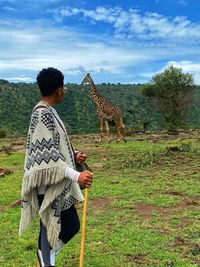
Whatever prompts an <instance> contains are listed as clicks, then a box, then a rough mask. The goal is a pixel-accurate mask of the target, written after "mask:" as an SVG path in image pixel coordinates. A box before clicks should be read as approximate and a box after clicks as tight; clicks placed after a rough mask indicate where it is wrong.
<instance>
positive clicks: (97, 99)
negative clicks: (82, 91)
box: [89, 79, 102, 106]
mask: <svg viewBox="0 0 200 267" xmlns="http://www.w3.org/2000/svg"><path fill="white" fill-rule="evenodd" d="M89 84H90V91H91V94H92V97H93V99H94V102H95V103H96V104H97V105H98V106H99V105H100V103H101V102H102V96H101V95H100V94H99V92H98V91H97V89H96V87H95V85H94V82H93V80H92V79H91V80H90V82H89Z"/></svg>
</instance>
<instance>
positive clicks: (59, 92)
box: [57, 87, 62, 96]
mask: <svg viewBox="0 0 200 267" xmlns="http://www.w3.org/2000/svg"><path fill="white" fill-rule="evenodd" d="M61 89H62V88H61V87H59V88H58V89H57V95H58V96H61V94H62V90H61Z"/></svg>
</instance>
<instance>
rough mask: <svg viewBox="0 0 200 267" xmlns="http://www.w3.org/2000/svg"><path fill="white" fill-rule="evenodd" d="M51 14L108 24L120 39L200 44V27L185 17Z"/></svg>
mask: <svg viewBox="0 0 200 267" xmlns="http://www.w3.org/2000/svg"><path fill="white" fill-rule="evenodd" d="M182 1H183V0H182ZM182 3H183V2H182ZM49 12H52V13H54V14H57V15H59V17H60V18H61V17H68V16H75V15H79V19H83V18H87V19H89V20H90V21H91V23H93V22H103V23H108V24H110V25H112V26H113V28H114V30H115V33H116V34H117V36H119V34H122V35H123V36H126V37H128V38H133V37H135V36H137V37H138V38H142V39H152V38H160V39H171V40H182V39H187V40H191V39H194V40H198V38H199V37H200V24H199V23H192V22H191V21H190V20H188V19H187V18H186V17H181V16H176V17H175V18H171V17H166V16H163V15H160V14H158V13H152V12H146V13H145V14H142V13H141V12H140V11H139V10H134V9H127V10H124V9H122V8H121V7H113V8H105V7H97V8H96V9H94V10H87V9H83V8H80V9H78V8H70V7H66V8H63V7H62V8H58V9H54V10H49Z"/></svg>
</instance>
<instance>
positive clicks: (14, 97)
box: [0, 80, 200, 135]
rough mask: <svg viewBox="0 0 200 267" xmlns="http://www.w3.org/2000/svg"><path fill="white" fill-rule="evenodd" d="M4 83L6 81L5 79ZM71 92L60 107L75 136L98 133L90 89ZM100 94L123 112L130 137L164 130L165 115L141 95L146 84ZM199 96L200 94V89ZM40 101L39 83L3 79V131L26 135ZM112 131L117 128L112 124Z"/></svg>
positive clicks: (195, 112)
mask: <svg viewBox="0 0 200 267" xmlns="http://www.w3.org/2000/svg"><path fill="white" fill-rule="evenodd" d="M3 81H4V80H3ZM66 86H67V87H68V89H69V90H68V92H67V95H66V97H65V100H64V102H63V103H62V104H60V105H59V106H57V107H56V109H57V111H58V113H59V114H60V116H61V118H62V119H63V121H64V123H65V124H66V126H67V128H68V131H69V132H70V133H71V134H77V133H98V132H99V122H98V117H97V113H96V104H95V103H94V101H93V99H92V97H91V94H90V89H89V86H87V85H84V86H82V85H77V84H67V85H66ZM96 87H97V90H98V91H99V93H100V94H101V95H102V96H104V97H105V98H106V99H107V101H108V102H109V103H110V104H113V105H116V106H118V107H119V108H120V109H121V111H122V113H123V120H124V122H125V124H126V127H127V134H132V133H133V132H138V131H141V132H145V131H149V130H150V131H152V130H163V129H164V128H165V122H164V118H163V117H162V115H161V114H160V113H158V112H155V111H153V109H152V106H151V104H150V102H149V101H148V99H146V98H145V97H144V96H143V95H142V94H141V88H142V85H132V84H126V85H123V84H105V83H104V84H99V85H97V86H96ZM196 89H197V90H196V92H195V94H196V95H195V97H198V96H199V94H200V90H199V89H200V88H199V87H197V88H196ZM39 99H40V92H39V89H38V88H37V85H36V84H26V83H8V82H7V81H5V83H4V82H3V83H1V80H0V129H1V128H5V129H7V130H8V131H7V132H9V133H11V134H15V135H16V134H17V135H26V133H27V130H28V126H29V122H30V116H31V112H32V109H33V107H34V106H35V104H36V103H37V102H38V101H39ZM199 123H200V103H199V97H198V98H195V102H194V106H193V109H192V120H191V123H190V127H191V126H192V127H195V128H198V125H199ZM110 128H111V131H115V127H114V126H113V125H112V123H111V126H110Z"/></svg>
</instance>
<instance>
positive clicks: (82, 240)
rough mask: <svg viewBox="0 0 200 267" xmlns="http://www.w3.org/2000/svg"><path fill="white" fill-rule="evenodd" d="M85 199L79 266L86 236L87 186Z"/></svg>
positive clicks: (82, 259)
mask: <svg viewBox="0 0 200 267" xmlns="http://www.w3.org/2000/svg"><path fill="white" fill-rule="evenodd" d="M84 197H85V201H84V208H83V225H82V239H81V255H80V267H84V252H85V237H86V215H87V205H88V188H85V195H84Z"/></svg>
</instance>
